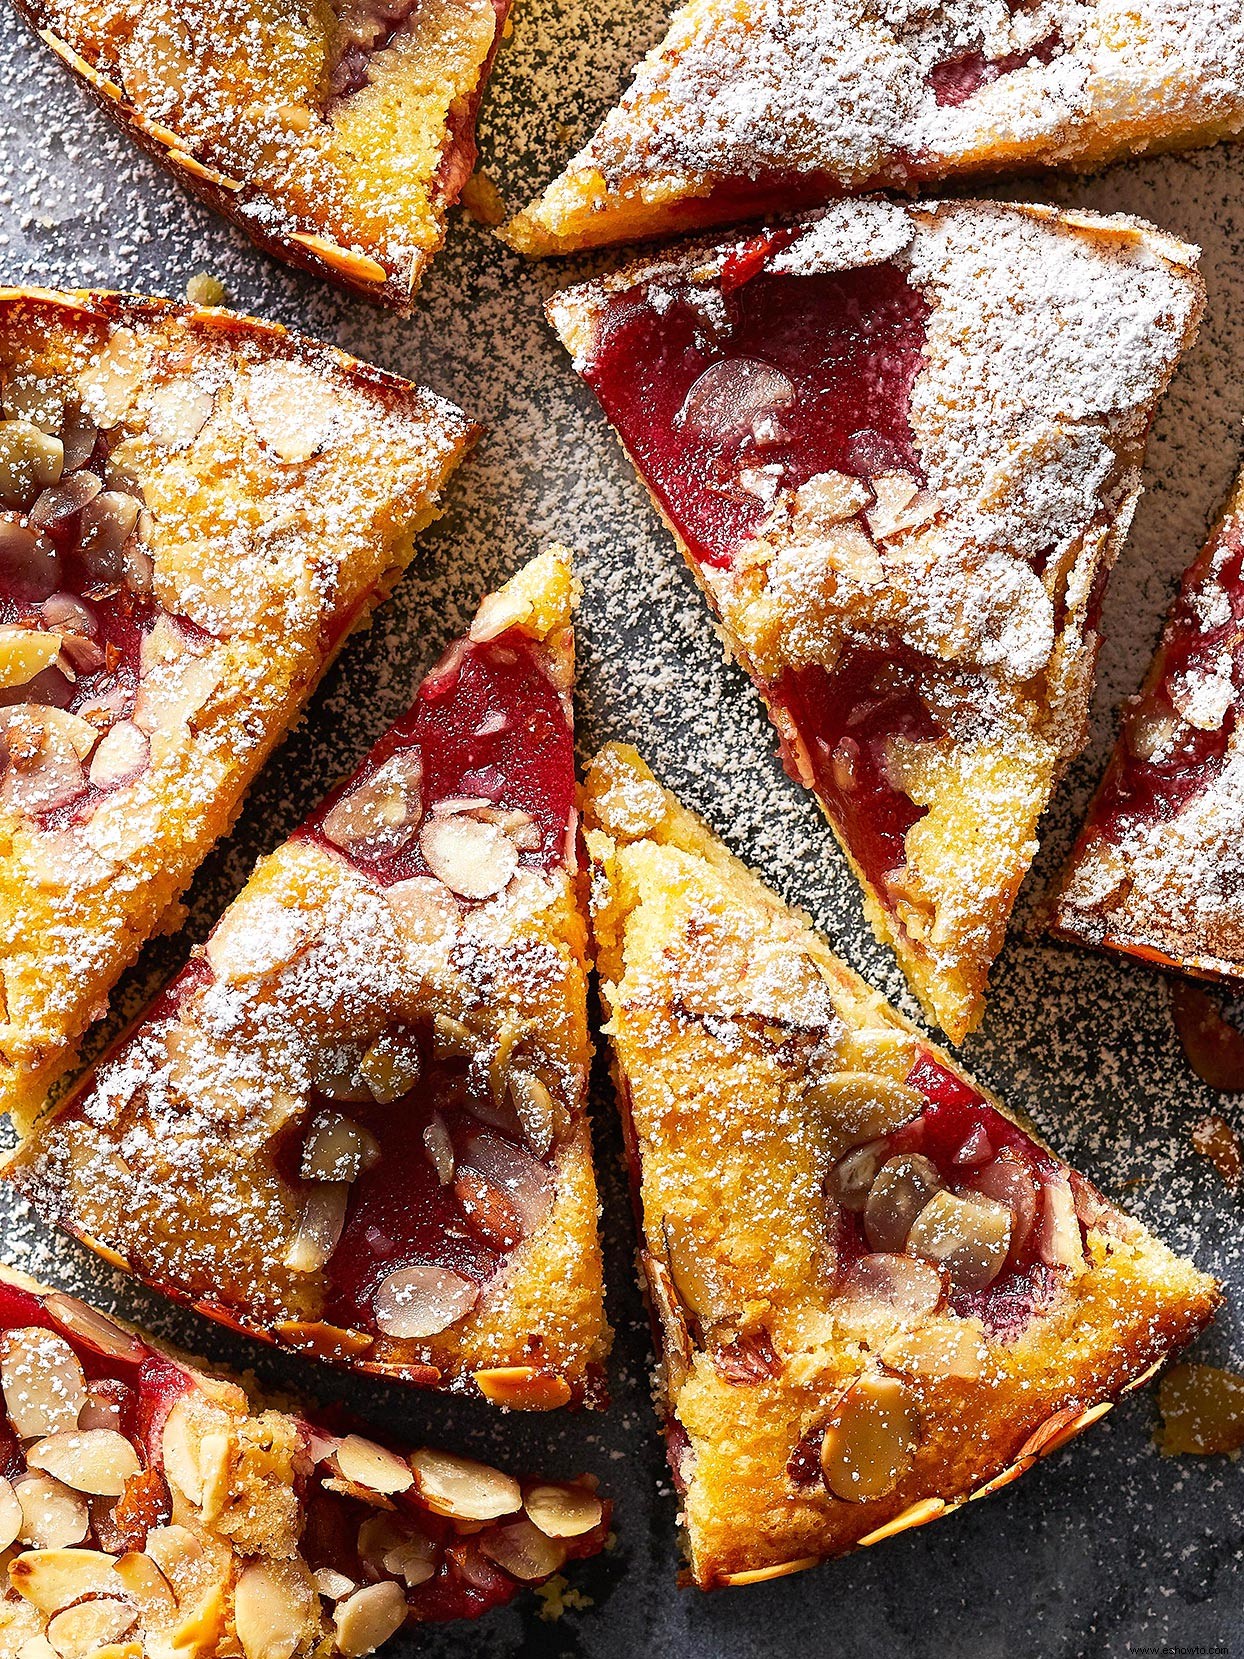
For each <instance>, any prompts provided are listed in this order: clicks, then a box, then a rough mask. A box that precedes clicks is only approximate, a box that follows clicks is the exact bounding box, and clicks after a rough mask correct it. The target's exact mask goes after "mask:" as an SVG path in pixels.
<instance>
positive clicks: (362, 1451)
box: [0, 1295, 605, 1659]
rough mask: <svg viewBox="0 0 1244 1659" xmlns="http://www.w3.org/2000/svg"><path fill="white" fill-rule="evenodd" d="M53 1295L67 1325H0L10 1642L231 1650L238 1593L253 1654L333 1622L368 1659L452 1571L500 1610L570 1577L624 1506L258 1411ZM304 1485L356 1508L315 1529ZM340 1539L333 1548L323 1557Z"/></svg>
mask: <svg viewBox="0 0 1244 1659" xmlns="http://www.w3.org/2000/svg"><path fill="white" fill-rule="evenodd" d="M43 1306H44V1309H45V1311H46V1312H47V1314H48V1315H49V1316H50V1317H51V1318H52V1319H53V1320H55V1322H56V1324H57V1325H58V1326H59V1327H60V1329H54V1328H48V1327H44V1326H39V1325H31V1326H25V1327H16V1328H10V1329H8V1330H6V1331H4V1332H3V1334H2V1335H0V1391H2V1394H3V1402H4V1412H5V1421H4V1424H3V1428H2V1430H0V1432H3V1433H4V1435H5V1436H6V1437H7V1439H8V1442H9V1446H8V1450H7V1454H6V1463H5V1466H6V1468H7V1469H8V1471H9V1477H10V1478H4V1477H0V1534H2V1535H3V1536H2V1537H0V1547H2V1548H3V1549H4V1550H6V1551H8V1552H9V1555H8V1562H9V1574H8V1576H9V1587H8V1588H7V1590H6V1592H5V1594H4V1595H3V1597H2V1598H0V1636H2V1638H3V1640H4V1642H5V1643H8V1642H9V1641H10V1640H11V1641H13V1642H14V1643H15V1644H16V1645H15V1647H13V1648H10V1647H8V1646H7V1645H6V1647H5V1651H16V1652H20V1653H22V1654H26V1653H29V1654H31V1655H33V1654H35V1653H36V1652H38V1653H43V1652H45V1651H46V1652H49V1653H53V1654H55V1655H57V1656H58V1659H79V1656H81V1659H86V1656H87V1655H90V1654H94V1653H96V1652H97V1651H98V1650H100V1649H104V1648H109V1647H111V1646H112V1645H113V1644H118V1643H125V1642H129V1641H133V1642H136V1643H141V1644H142V1648H143V1651H144V1652H152V1653H155V1652H164V1651H166V1649H167V1651H169V1652H180V1651H182V1650H183V1648H184V1647H185V1644H186V1643H188V1642H191V1640H192V1637H195V1638H197V1639H198V1640H200V1641H201V1642H207V1643H208V1644H209V1645H208V1646H207V1647H194V1648H193V1651H209V1650H210V1651H213V1652H215V1651H219V1650H220V1649H219V1648H218V1646H217V1645H214V1644H218V1643H219V1642H221V1641H222V1640H224V1639H225V1635H226V1608H227V1597H228V1592H229V1591H230V1589H231V1590H232V1602H233V1623H234V1626H235V1629H236V1633H237V1640H238V1643H239V1645H240V1648H241V1652H242V1654H243V1656H244V1659H292V1656H293V1655H294V1654H295V1653H309V1652H311V1651H312V1650H318V1646H319V1644H320V1643H321V1642H322V1640H323V1638H324V1637H325V1635H327V1634H329V1632H330V1631H331V1635H332V1639H333V1642H334V1645H335V1648H336V1650H337V1651H339V1652H340V1653H342V1654H343V1655H345V1656H346V1659H361V1656H362V1655H364V1654H368V1653H371V1652H372V1651H373V1650H374V1649H375V1648H376V1647H378V1646H379V1645H380V1644H381V1643H382V1642H384V1641H386V1640H387V1639H388V1638H389V1637H390V1636H391V1635H393V1634H394V1632H395V1631H396V1630H397V1629H398V1628H399V1627H400V1626H401V1625H402V1624H404V1623H405V1622H406V1619H407V1617H408V1616H409V1615H410V1614H411V1613H412V1612H414V1614H415V1616H419V1615H418V1600H417V1592H418V1591H419V1589H420V1587H421V1586H423V1585H425V1584H431V1582H432V1581H433V1580H437V1581H438V1584H437V1602H436V1605H437V1608H438V1612H437V1614H436V1616H444V1611H443V1603H444V1602H445V1599H446V1597H451V1598H452V1596H453V1595H455V1594H456V1595H458V1596H460V1598H461V1600H462V1604H463V1607H462V1610H463V1611H467V1610H468V1609H474V1610H475V1611H478V1610H479V1606H480V1602H479V1599H478V1598H479V1597H480V1596H481V1595H483V1596H484V1598H485V1601H484V1605H489V1604H491V1603H494V1602H497V1601H500V1600H502V1599H507V1598H508V1595H509V1594H510V1593H511V1590H512V1587H513V1584H514V1582H515V1581H517V1582H519V1583H530V1582H536V1581H539V1580H542V1579H545V1578H548V1577H549V1576H550V1575H551V1574H553V1573H555V1572H557V1571H558V1570H559V1569H560V1568H561V1566H562V1565H563V1564H564V1562H565V1561H566V1559H567V1557H568V1555H569V1554H571V1553H572V1552H576V1550H578V1549H579V1546H578V1545H577V1544H576V1540H580V1539H584V1538H585V1537H586V1535H588V1534H590V1533H592V1532H594V1531H595V1530H596V1529H598V1528H599V1527H600V1526H601V1525H602V1522H603V1520H604V1515H605V1510H604V1505H603V1504H602V1502H601V1500H600V1499H599V1498H598V1497H597V1496H596V1492H595V1488H594V1485H593V1483H592V1482H591V1481H590V1480H588V1479H584V1480H583V1481H580V1482H569V1483H565V1484H559V1483H551V1482H545V1483H539V1484H534V1483H533V1484H530V1485H526V1486H524V1485H522V1484H520V1483H519V1482H518V1481H516V1480H514V1479H512V1478H511V1477H510V1476H508V1475H505V1474H502V1473H501V1471H500V1470H497V1469H493V1468H490V1467H489V1466H487V1465H485V1464H482V1463H477V1462H474V1461H472V1460H470V1459H467V1458H460V1457H456V1456H454V1455H452V1454H449V1453H446V1452H439V1451H433V1450H428V1449H425V1450H420V1451H416V1452H415V1453H413V1454H412V1455H411V1456H409V1457H404V1456H401V1455H399V1453H397V1452H396V1451H393V1450H392V1449H390V1448H389V1447H386V1446H383V1445H380V1444H379V1443H378V1442H375V1441H372V1440H369V1439H367V1438H365V1437H364V1436H362V1435H358V1434H346V1435H344V1436H336V1435H327V1434H324V1433H322V1432H321V1431H320V1430H318V1429H316V1428H314V1427H312V1426H311V1425H309V1424H305V1423H302V1422H300V1421H299V1420H297V1419H293V1418H287V1417H284V1416H282V1415H281V1414H279V1413H274V1412H270V1413H266V1414H264V1415H263V1416H262V1417H259V1418H252V1417H248V1416H246V1415H245V1414H244V1413H243V1414H239V1411H238V1409H237V1407H236V1403H235V1400H234V1396H236V1390H232V1389H230V1388H229V1386H228V1385H214V1384H211V1383H207V1382H203V1383H200V1380H199V1379H197V1378H196V1377H195V1375H194V1374H193V1373H192V1372H189V1371H187V1370H185V1369H184V1368H182V1367H180V1366H177V1365H175V1364H173V1363H172V1362H166V1361H162V1360H161V1359H160V1358H159V1356H157V1355H154V1354H153V1353H152V1352H151V1351H150V1350H149V1349H147V1348H146V1346H145V1345H144V1344H143V1343H141V1342H140V1341H139V1340H138V1339H137V1338H134V1337H131V1336H130V1335H129V1333H127V1332H126V1331H124V1330H123V1329H121V1327H119V1326H117V1325H114V1324H113V1322H112V1321H111V1320H108V1319H107V1318H105V1317H104V1316H103V1315H100V1314H98V1313H96V1312H95V1311H94V1310H92V1309H90V1308H87V1307H85V1306H84V1305H83V1304H81V1303H79V1302H76V1301H75V1300H74V1299H73V1298H70V1297H66V1296H60V1295H52V1296H49V1297H48V1298H46V1300H45V1302H44V1304H43ZM110 1363H111V1366H112V1369H114V1370H117V1371H122V1372H124V1374H125V1378H126V1379H127V1380H122V1378H121V1377H120V1376H110V1375H108V1370H109V1366H110ZM140 1425H141V1426H140ZM19 1467H20V1471H21V1472H20V1473H19V1472H17V1471H18V1469H19ZM282 1467H284V1468H285V1470H286V1474H285V1475H284V1477H282V1476H281V1475H280V1470H281V1469H282ZM274 1474H275V1475H276V1476H277V1479H278V1482H279V1483H282V1484H280V1488H279V1491H278V1490H277V1489H276V1488H273V1487H272V1485H271V1482H272V1477H273V1475H274ZM295 1486H297V1488H298V1489H299V1490H300V1491H301V1490H303V1488H304V1487H305V1491H306V1502H307V1504H308V1506H309V1507H312V1508H314V1506H317V1505H324V1504H328V1505H337V1506H342V1513H341V1515H340V1516H339V1517H337V1518H336V1519H334V1521H333V1522H332V1524H331V1525H329V1524H325V1525H323V1526H317V1527H312V1528H311V1529H309V1531H308V1533H307V1537H306V1539H303V1540H300V1539H299V1536H298V1533H299V1530H300V1529H301V1525H302V1522H301V1519H300V1516H301V1510H300V1508H299V1504H300V1500H299V1498H298V1497H296V1496H295ZM274 1516H275V1517H276V1519H275V1520H274V1519H273V1517H274ZM281 1537H284V1538H286V1539H287V1540H288V1543H287V1545H282V1546H281V1547H280V1549H279V1550H278V1549H277V1547H276V1545H277V1542H279V1538H281ZM327 1539H331V1540H332V1544H331V1554H332V1560H331V1563H330V1562H329V1561H328V1560H327V1559H324V1560H320V1558H319V1556H318V1555H317V1553H316V1552H317V1550H321V1549H322V1548H328V1547H329V1546H328V1545H327V1544H325V1543H324V1540H327ZM294 1546H298V1547H297V1548H295V1547H294ZM304 1552H307V1553H304ZM412 1597H413V1598H415V1599H411V1598H412ZM185 1650H186V1651H191V1649H190V1648H185ZM230 1651H232V1650H231V1649H230Z"/></svg>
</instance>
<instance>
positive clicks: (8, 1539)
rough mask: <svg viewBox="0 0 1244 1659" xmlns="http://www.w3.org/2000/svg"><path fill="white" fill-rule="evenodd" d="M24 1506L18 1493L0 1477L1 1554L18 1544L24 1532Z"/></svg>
mask: <svg viewBox="0 0 1244 1659" xmlns="http://www.w3.org/2000/svg"><path fill="white" fill-rule="evenodd" d="M22 1521H23V1515H22V1506H21V1503H20V1502H19V1501H18V1496H17V1493H16V1492H15V1491H14V1490H13V1488H12V1486H11V1485H10V1484H9V1482H8V1481H7V1480H5V1478H4V1477H3V1475H0V1552H2V1551H4V1550H7V1549H8V1548H9V1546H10V1545H11V1544H15V1543H16V1542H17V1539H18V1536H19V1534H20V1533H21V1530H22Z"/></svg>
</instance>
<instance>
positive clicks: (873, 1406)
mask: <svg viewBox="0 0 1244 1659" xmlns="http://www.w3.org/2000/svg"><path fill="white" fill-rule="evenodd" d="M918 1436H919V1417H918V1414H917V1411H916V1403H915V1399H914V1397H913V1395H912V1394H911V1392H910V1390H909V1389H908V1388H907V1386H906V1384H904V1383H903V1382H901V1381H900V1380H899V1378H897V1377H888V1376H885V1375H883V1374H882V1373H880V1372H866V1373H865V1374H864V1375H863V1376H862V1377H860V1378H859V1380H858V1381H857V1382H855V1383H854V1384H853V1385H852V1386H851V1387H850V1388H849V1389H848V1390H847V1392H846V1394H844V1395H843V1397H842V1399H841V1400H839V1402H838V1404H837V1406H836V1407H835V1408H834V1412H833V1415H832V1416H831V1418H830V1420H829V1422H828V1423H827V1425H826V1427H825V1433H824V1435H823V1437H822V1440H821V1472H822V1474H823V1475H824V1477H825V1485H826V1486H827V1487H828V1489H829V1490H830V1492H832V1493H833V1494H834V1496H835V1497H839V1498H846V1499H847V1500H848V1501H850V1502H852V1503H867V1502H869V1501H871V1500H872V1499H874V1498H883V1497H885V1496H886V1494H887V1493H888V1492H892V1491H893V1490H894V1488H895V1487H896V1486H897V1485H898V1483H899V1481H900V1480H902V1478H903V1476H904V1475H905V1474H906V1473H907V1471H908V1469H909V1468H910V1467H911V1460H912V1454H913V1452H914V1451H915V1448H916V1443H917V1439H918Z"/></svg>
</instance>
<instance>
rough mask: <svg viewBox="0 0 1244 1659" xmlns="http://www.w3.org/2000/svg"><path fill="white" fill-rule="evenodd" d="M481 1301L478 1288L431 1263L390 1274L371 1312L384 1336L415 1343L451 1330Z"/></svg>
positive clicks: (455, 1274) (450, 1271) (402, 1268)
mask: <svg viewBox="0 0 1244 1659" xmlns="http://www.w3.org/2000/svg"><path fill="white" fill-rule="evenodd" d="M478 1301H479V1286H478V1285H476V1284H473V1283H472V1281H471V1280H470V1279H467V1278H464V1277H463V1275H462V1274H461V1273H455V1272H453V1271H452V1269H450V1268H448V1267H440V1266H438V1265H437V1264H436V1263H434V1262H429V1263H426V1264H422V1265H417V1266H413V1267H399V1268H397V1269H396V1271H394V1272H393V1273H390V1274H389V1276H388V1278H387V1279H385V1280H384V1281H383V1283H382V1284H381V1286H380V1288H379V1289H378V1290H377V1292H376V1295H375V1299H374V1301H373V1303H372V1312H373V1314H374V1316H375V1320H376V1325H377V1327H378V1329H380V1330H381V1331H383V1332H384V1334H385V1336H392V1337H399V1338H407V1339H415V1338H419V1337H429V1336H438V1335H439V1334H440V1332H441V1331H446V1330H448V1329H449V1327H450V1326H451V1325H456V1324H457V1322H458V1321H459V1320H460V1319H464V1318H465V1317H466V1315H467V1314H468V1313H470V1311H471V1309H472V1308H473V1307H474V1306H475V1304H476V1302H478Z"/></svg>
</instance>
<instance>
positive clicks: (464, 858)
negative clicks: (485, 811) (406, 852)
mask: <svg viewBox="0 0 1244 1659" xmlns="http://www.w3.org/2000/svg"><path fill="white" fill-rule="evenodd" d="M419 847H420V850H421V851H422V853H423V856H424V858H425V859H426V860H427V865H428V869H429V870H431V872H432V874H433V875H434V876H438V877H439V878H440V880H441V881H443V882H444V883H445V885H446V887H448V888H449V890H450V892H451V893H456V894H457V896H458V897H459V898H462V899H490V898H492V897H493V896H494V895H495V894H497V893H499V892H501V890H502V889H503V888H504V887H505V886H507V885H508V883H509V880H510V877H511V876H512V875H513V874H514V872H515V871H516V870H517V869H518V849H517V848H516V847H515V845H514V843H513V841H512V840H511V839H510V837H509V836H508V835H507V834H506V833H505V831H504V830H503V829H500V828H499V827H498V826H497V825H496V824H488V823H483V822H481V821H480V820H479V819H478V818H467V817H461V816H460V817H453V818H436V817H433V818H429V819H427V821H426V822H425V823H424V826H423V828H422V830H420V832H419Z"/></svg>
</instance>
